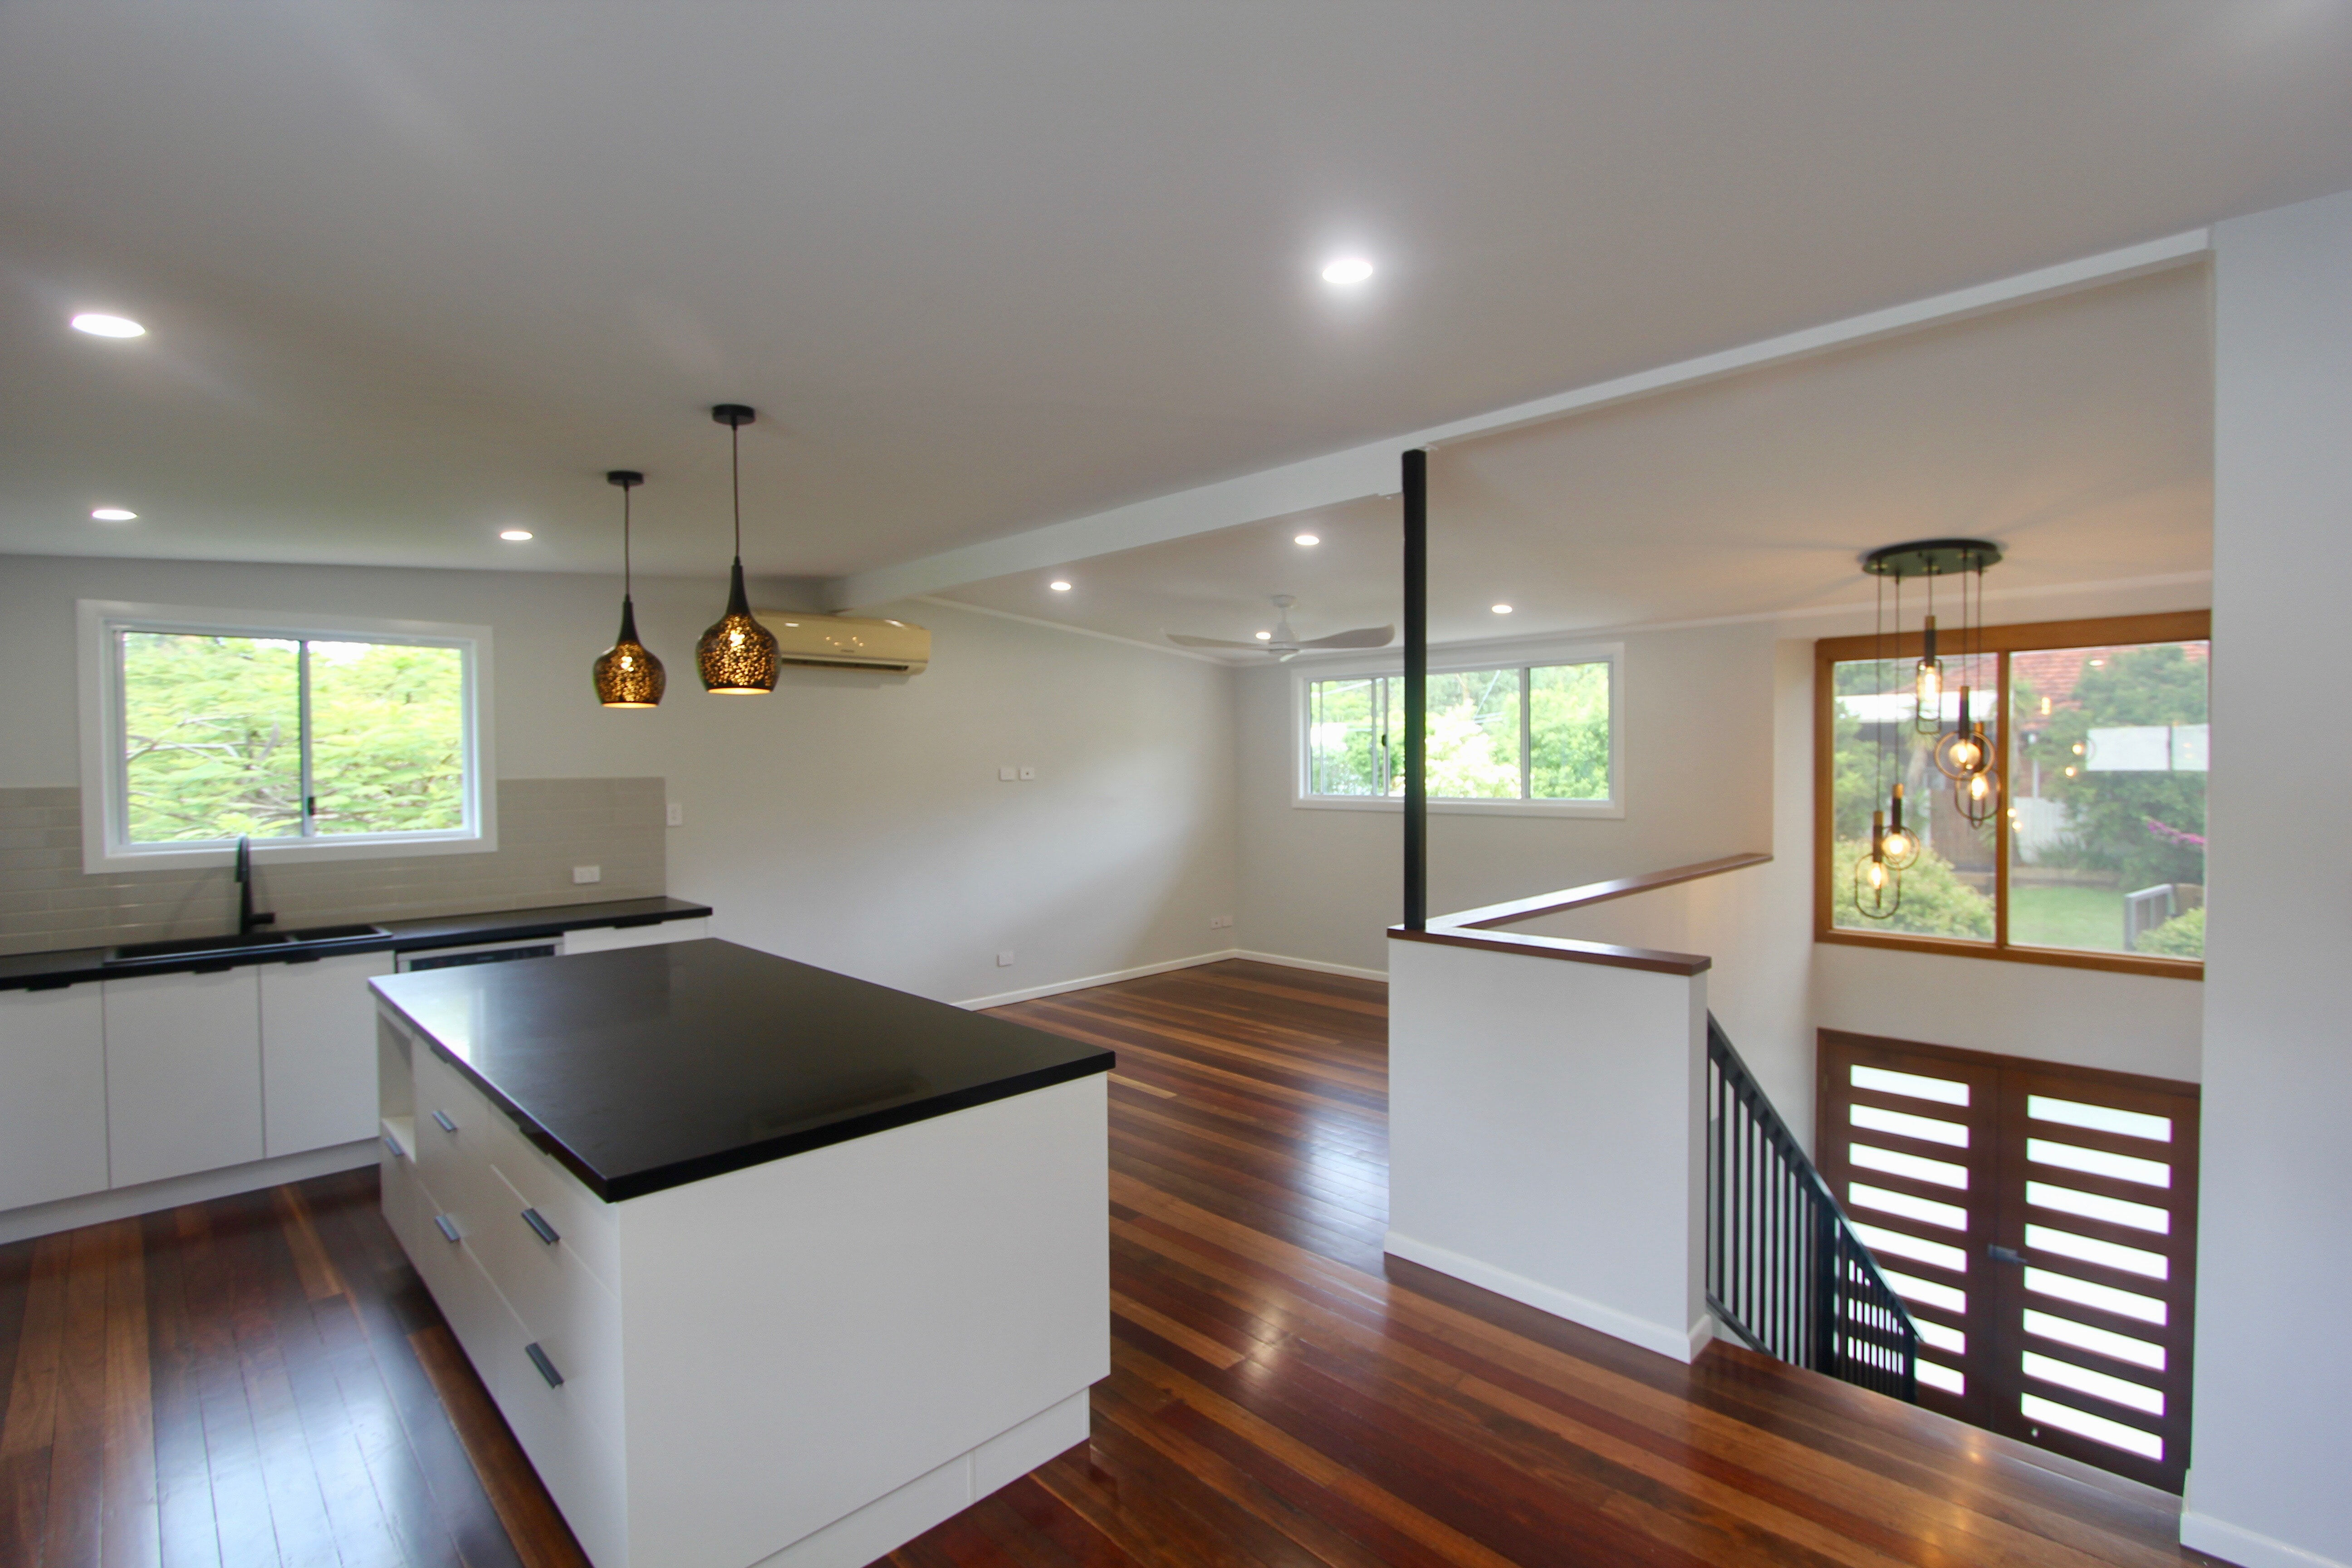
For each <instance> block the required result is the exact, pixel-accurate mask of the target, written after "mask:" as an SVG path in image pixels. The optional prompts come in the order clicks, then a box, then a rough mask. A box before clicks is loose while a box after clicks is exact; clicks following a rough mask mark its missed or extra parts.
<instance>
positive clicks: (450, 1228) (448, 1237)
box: [433, 1214, 459, 1241]
mask: <svg viewBox="0 0 2352 1568" xmlns="http://www.w3.org/2000/svg"><path fill="white" fill-rule="evenodd" d="M433 1223H434V1224H435V1225H436V1226H439V1227H440V1230H441V1238H442V1239H443V1240H444V1241H456V1240H458V1239H459V1237H458V1235H457V1226H455V1225H453V1224H451V1223H450V1219H449V1216H448V1215H446V1214H436V1215H434V1216H433Z"/></svg>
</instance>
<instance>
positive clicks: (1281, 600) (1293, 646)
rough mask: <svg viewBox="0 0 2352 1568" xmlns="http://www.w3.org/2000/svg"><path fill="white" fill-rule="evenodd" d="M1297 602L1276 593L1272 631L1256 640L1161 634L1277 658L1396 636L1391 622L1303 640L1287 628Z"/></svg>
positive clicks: (1184, 642) (1179, 642) (1384, 643)
mask: <svg viewBox="0 0 2352 1568" xmlns="http://www.w3.org/2000/svg"><path fill="white" fill-rule="evenodd" d="M1297 603H1298V600H1297V597H1296V596H1295V595H1289V594H1276V595H1274V609H1275V622H1274V635H1273V636H1272V637H1260V638H1259V639H1258V640H1257V641H1256V642H1227V641H1226V640H1225V639H1224V638H1223V637H1185V636H1183V635H1182V634H1181V633H1179V632H1163V633H1162V634H1161V635H1162V636H1164V637H1167V639H1168V640H1169V641H1170V642H1172V643H1174V644H1175V645H1176V646H1177V647H1231V648H1246V649H1250V650H1253V651H1255V652H1258V653H1270V654H1272V655H1273V656H1274V657H1275V658H1276V661H1277V662H1279V661H1280V660H1283V659H1286V658H1297V656H1298V655H1300V654H1302V653H1305V652H1306V651H1307V650H1308V649H1310V648H1318V647H1388V645H1389V644H1390V643H1391V642H1392V641H1394V640H1395V638H1396V627H1394V626H1358V627H1357V628H1356V629H1355V630H1353V631H1349V632H1334V633H1332V634H1331V635H1330V636H1329V637H1309V638H1308V639H1307V640H1306V641H1305V642H1301V641H1299V640H1298V634H1297V632H1294V631H1292V630H1291V629H1290V606H1291V605H1295V604H1297Z"/></svg>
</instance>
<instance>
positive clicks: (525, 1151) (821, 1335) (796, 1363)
mask: <svg viewBox="0 0 2352 1568" xmlns="http://www.w3.org/2000/svg"><path fill="white" fill-rule="evenodd" d="M692 945H696V946H700V947H706V948H724V947H726V946H727V944H724V943H718V942H705V943H699V944H692ZM735 951H737V952H741V951H742V950H735ZM612 956H613V957H614V958H618V957H619V956H620V955H618V954H614V955H612ZM762 956H764V955H762ZM579 962H586V961H583V960H573V961H566V963H565V965H564V967H567V968H568V967H569V965H570V964H571V963H579ZM575 973H576V972H575ZM416 978H419V977H415V976H409V977H403V980H401V981H394V982H384V983H381V984H380V986H379V989H380V990H383V991H384V992H385V994H387V995H390V994H393V992H392V990H391V988H392V987H394V986H397V985H400V984H404V983H406V982H408V981H413V980H415V979H416ZM436 978H437V977H436ZM542 978H544V977H542ZM513 979H514V977H512V976H501V977H499V981H502V982H505V983H509V984H511V983H512V982H513ZM877 989H878V988H877ZM402 995H404V997H405V996H414V995H415V993H413V992H410V993H402ZM614 1011H615V1012H616V1013H618V1012H625V1009H615V1010H614ZM495 1014H496V1009H495V1007H489V1008H485V1007H482V1006H476V1007H475V1008H473V1009H472V1010H471V1014H470V1016H471V1017H472V1018H473V1019H475V1020H477V1021H480V1020H484V1019H491V1020H493V1022H491V1023H490V1024H488V1027H491V1028H493V1029H494V1028H495V1022H494V1019H495ZM450 1016H457V1015H455V1014H452V1015H450ZM967 1016H968V1015H967ZM430 1022H431V1018H430V1016H425V1017H424V1018H423V1020H422V1022H420V1020H419V1019H418V1018H415V1017H411V1016H404V1015H403V1013H402V1012H401V1011H400V1010H399V1009H398V1008H397V1007H394V1006H392V1005H387V1006H386V1007H385V1010H384V1013H383V1023H382V1027H381V1032H380V1041H381V1046H380V1048H381V1050H382V1051H383V1083H384V1090H383V1092H384V1096H385V1100H386V1129H387V1133H388V1136H387V1138H386V1140H385V1142H384V1145H383V1149H384V1152H383V1194H384V1199H383V1201H384V1209H385V1214H386V1216H387V1218H388V1219H389V1220H390V1222H391V1224H392V1226H393V1228H394V1232H395V1234H396V1235H397V1236H398V1237H399V1239H400V1241H401V1243H402V1245H403V1247H404V1248H405V1249H406V1250H407V1251H408V1253H409V1255H410V1256H411V1258H413V1259H414V1260H415V1263H416V1266H417V1268H418V1271H419V1272H420V1274H422V1275H423V1276H424V1278H425V1283H426V1285H427V1287H428V1288H429V1289H431V1291H432V1292H433V1295H434V1297H435V1299H436V1301H437V1302H438V1303H439V1304H440V1307H441V1309H442V1312H443V1315H444V1316H445V1317H446V1318H447V1319H448V1321H449V1324H450V1327H451V1329H452V1331H454V1332H455V1333H456V1335H457V1340H458V1342H459V1343H460V1344H462V1345H463V1346H464V1348H465V1350H466V1352H467V1356H468V1357H469V1358H470V1359H471V1360H472V1362H473V1363H474V1366H475V1369H476V1370H477V1372H478V1373H479V1374H480V1375H481V1377H482V1380H483V1382H484V1384H486V1385H487V1386H488V1388H489V1390H490V1393H491V1394H492V1395H493V1397H495V1398H496V1400H497V1401H498V1404H499V1408H500V1410H501V1411H502V1412H503V1413H504V1415H506V1418H507V1421H508V1424H509V1426H511V1427H512V1428H513V1429H514V1433H515V1436H516V1437H517V1438H518V1439H519V1440H520V1442H521V1444H522V1447H523V1449H524V1451H525V1452H526V1453H527V1454H528V1455H529V1456H530V1460H531V1463H532V1465H533V1466H534V1467H535V1468H537V1470H538V1471H539V1474H540V1477H541V1479H542V1480H543V1481H544V1482H545V1483H546V1485H547V1488H548V1490H549V1492H550V1494H551V1496H552V1497H553V1498H554V1500H555V1501H556V1503H557V1505H558V1506H559V1507H560V1508H561V1509H562V1511H563V1513H564V1516H565V1518H566V1519H567V1520H568V1521H570V1523H571V1525H572V1531H573V1532H574V1533H575V1534H576V1535H577V1536H578V1538H579V1540H580V1542H581V1545H582V1546H583V1548H584V1549H585V1550H586V1552H587V1553H588V1555H589V1557H590V1558H591V1560H592V1561H593V1563H595V1565H596V1568H753V1565H760V1564H764V1565H769V1568H836V1565H837V1568H859V1565H861V1564H864V1563H870V1562H872V1561H873V1560H875V1559H876V1558H877V1557H880V1556H882V1555H884V1554H886V1553H887V1552H890V1551H891V1550H893V1549H894V1548H895V1547H897V1546H898V1545H899V1544H900V1543H902V1542H905V1541H907V1540H909V1539H911V1538H912V1537H913V1536H915V1535H917V1534H919V1533H920V1532H921V1531H924V1530H927V1529H929V1527H930V1526H931V1525H933V1524H936V1523H938V1522H939V1521H941V1520H943V1519H946V1518H948V1517H949V1516H950V1515H952V1514H954V1513H956V1512H957V1511H959V1510H961V1509H963V1508H965V1507H966V1506H968V1505H969V1504H971V1502H973V1501H976V1500H978V1499H980V1498H982V1497H984V1496H986V1495H987V1494H988V1493H990V1492H992V1491H993V1490H995V1489H997V1488H998V1487H1001V1486H1003V1485H1004V1484H1006V1483H1007V1482H1009V1481H1011V1480H1013V1479H1016V1478H1018V1477H1019V1476H1021V1475H1023V1474H1025V1473H1026V1472H1027V1471H1029V1470H1031V1469H1033V1468H1035V1467H1036V1466H1038V1465H1040V1464H1043V1463H1044V1462H1045V1461H1046V1460H1047V1459H1049V1458H1052V1457H1053V1456H1055V1454H1058V1453H1060V1452H1061V1451H1063V1450H1064V1449H1066V1448H1068V1447H1071V1446H1073V1445H1075V1444H1077V1443H1081V1442H1084V1441H1085V1440H1086V1438H1087V1419H1088V1418H1087V1386H1088V1385H1089V1384H1092V1383H1093V1382H1095V1381H1096V1380H1097V1379H1098V1378H1101V1377H1104V1376H1106V1375H1108V1372H1109V1342H1108V1291H1109V1278H1108V1249H1107V1246H1106V1238H1105V1234H1104V1227H1103V1215H1104V1214H1105V1212H1106V1205H1107V1204H1108V1166H1107V1158H1106V1151H1107V1137H1108V1128H1107V1121H1106V1117H1107V1105H1106V1100H1105V1089H1106V1082H1107V1080H1106V1079H1105V1077H1104V1076H1103V1074H1102V1072H1101V1071H1100V1070H1098V1069H1097V1070H1095V1071H1092V1072H1090V1073H1088V1074H1087V1076H1082V1077H1076V1078H1069V1079H1064V1080H1063V1081H1057V1082H1050V1083H1046V1084H1045V1086H1044V1087H1040V1088H1035V1089H1028V1090H1026V1091H1023V1092H1007V1093H1004V1094H1003V1095H1002V1097H1001V1098H995V1099H990V1100H985V1101H984V1102H982V1103H978V1104H967V1105H964V1106H962V1107H961V1109H951V1110H944V1111H941V1112H940V1113H937V1114H930V1115H928V1116H926V1117H925V1118H924V1119H922V1120H918V1121H909V1122H908V1123H907V1124H905V1125H898V1126H888V1127H885V1128H884V1129H882V1130H880V1131H873V1132H870V1133H866V1134H865V1135H862V1136H846V1137H845V1138H844V1139H843V1141H841V1142H832V1143H828V1144H825V1145H824V1146H821V1147H815V1148H811V1149H808V1150H806V1151H805V1152H796V1153H792V1154H789V1155H786V1156H784V1157H780V1158H773V1159H767V1160H764V1161H762V1162H761V1163H752V1164H748V1165H742V1166H740V1168H736V1169H726V1170H721V1171H719V1172H718V1173H714V1174H710V1175H707V1176H702V1177H699V1178H698V1179H681V1180H679V1181H677V1183H676V1184H670V1185H667V1186H663V1187H661V1188H660V1189H659V1190H656V1191H651V1192H646V1193H643V1194H640V1195H636V1196H630V1197H624V1198H621V1199H619V1200H618V1201H613V1202H607V1201H605V1200H604V1199H603V1198H600V1197H599V1196H598V1195H597V1194H595V1193H593V1192H592V1191H591V1190H590V1189H589V1187H588V1186H587V1185H586V1184H585V1183H584V1182H583V1179H582V1177H581V1176H580V1175H578V1174H575V1173H574V1172H573V1171H572V1169H570V1168H567V1165H566V1164H564V1163H559V1162H558V1161H557V1160H556V1159H554V1158H552V1157H551V1155H550V1154H548V1153H547V1152H543V1151H542V1149H541V1147H540V1146H539V1144H538V1142H537V1141H538V1140H540V1139H545V1138H548V1137H549V1136H551V1135H550V1134H549V1133H547V1132H546V1131H544V1130H542V1129H539V1128H537V1127H536V1126H535V1124H534V1123H532V1122H531V1121H530V1120H529V1118H528V1117H526V1116H523V1115H521V1114H520V1113H511V1114H510V1113H509V1111H508V1110H506V1109H505V1108H504V1107H502V1106H501V1105H499V1104H498V1103H495V1102H494V1101H493V1100H492V1099H491V1098H490V1097H489V1095H488V1094H487V1093H486V1092H485V1091H484V1088H483V1087H482V1084H481V1083H478V1082H477V1080H476V1079H475V1078H474V1077H472V1076H470V1075H469V1074H468V1073H467V1072H464V1071H461V1070H459V1068H457V1066H456V1065H455V1063H454V1062H453V1061H452V1060H451V1059H448V1058H446V1057H445V1056H444V1055H443V1054H441V1053H440V1052H439V1051H436V1048H435V1046H434V1045H433V1043H432V1041H431V1038H430V1037H428V1036H427V1034H426V1033H425V1028H424V1026H423V1024H429V1023H430ZM475 1026H477V1027H481V1026H483V1025H481V1024H480V1023H479V1022H477V1024H476V1025H475ZM472 1043H473V1045H474V1047H476V1048H477V1049H476V1054H475V1056H474V1057H472V1058H469V1059H471V1060H473V1061H475V1062H477V1063H478V1062H479V1059H480V1053H479V1050H478V1047H480V1045H481V1043H482V1042H481V1040H480V1037H478V1036H477V1037H476V1038H475V1040H474V1041H473V1042H472ZM455 1044H456V1046H457V1048H458V1054H463V1053H464V1051H465V1049H466V1047H467V1042H465V1041H462V1040H460V1041H457V1042H455ZM541 1044H543V1042H541ZM532 1048H533V1050H539V1049H540V1048H541V1046H540V1044H535V1045H534V1046H533V1047H532ZM644 1048H645V1049H646V1050H647V1051H648V1052H657V1049H658V1047H652V1046H646V1047H644ZM1105 1059H1108V1058H1105ZM683 1070H684V1071H686V1072H691V1071H692V1070H693V1069H692V1068H686V1069H683ZM592 1076H593V1075H592V1074H589V1073H585V1072H583V1074H582V1075H580V1077H579V1078H578V1079H564V1080H562V1081H564V1082H566V1083H576V1082H580V1081H587V1080H589V1079H591V1078H592ZM837 1080H838V1081H839V1082H840V1083H841V1084H843V1085H845V1086H847V1087H846V1089H845V1092H847V1093H855V1092H857V1091H858V1085H859V1084H860V1082H861V1081H862V1080H861V1077H860V1071H859V1069H858V1068H856V1065H855V1061H854V1053H853V1054H852V1057H851V1059H850V1060H847V1061H845V1063H844V1064H843V1070H842V1071H841V1072H840V1073H839V1074H838V1075H837ZM484 1081H485V1082H487V1083H488V1084H491V1085H499V1087H500V1089H501V1094H502V1095H503V1094H505V1093H506V1092H507V1091H506V1089H505V1086H503V1085H501V1084H500V1080H499V1078H498V1075H497V1073H496V1071H495V1069H494V1068H493V1070H491V1071H490V1072H489V1074H488V1077H487V1079H485V1080H484ZM864 1081H868V1082H869V1083H870V1082H876V1081H881V1079H880V1077H879V1076H877V1075H872V1074H868V1075H867V1077H866V1080H864ZM404 1091H405V1092H406V1093H407V1094H408V1096H409V1097H410V1100H409V1102H408V1103H406V1104H397V1103H394V1101H395V1100H396V1098H397V1097H398V1096H399V1095H401V1094H402V1093H403V1092H404ZM868 1091H869V1092H870V1089H869V1090H868ZM516 1098H517V1099H519V1100H520V1099H522V1098H523V1097H522V1096H520V1095H518V1096H516ZM742 1110H743V1112H744V1116H745V1120H746V1121H749V1122H754V1123H755V1122H756V1121H758V1119H759V1116H760V1113H761V1101H760V1098H759V1090H758V1089H756V1088H755V1089H748V1090H747V1092H746V1095H745V1101H744V1103H743V1105H742ZM615 1113H616V1114H626V1112H625V1111H620V1112H615ZM409 1140H413V1143H410V1142H406V1141H409Z"/></svg>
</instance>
